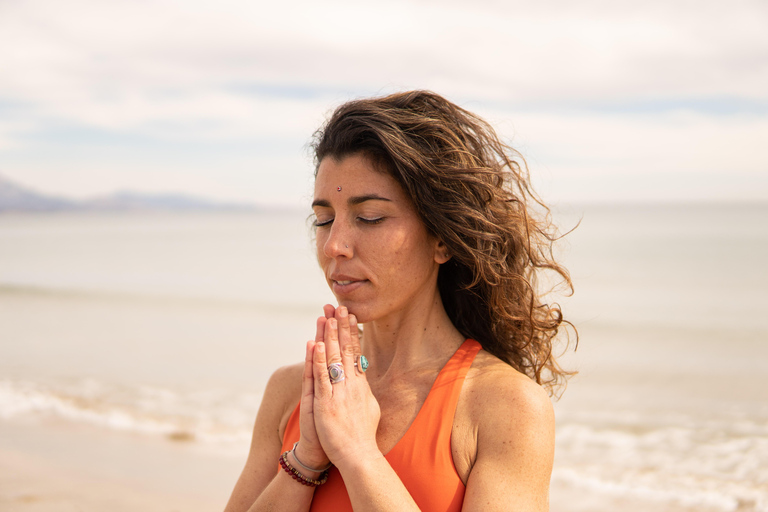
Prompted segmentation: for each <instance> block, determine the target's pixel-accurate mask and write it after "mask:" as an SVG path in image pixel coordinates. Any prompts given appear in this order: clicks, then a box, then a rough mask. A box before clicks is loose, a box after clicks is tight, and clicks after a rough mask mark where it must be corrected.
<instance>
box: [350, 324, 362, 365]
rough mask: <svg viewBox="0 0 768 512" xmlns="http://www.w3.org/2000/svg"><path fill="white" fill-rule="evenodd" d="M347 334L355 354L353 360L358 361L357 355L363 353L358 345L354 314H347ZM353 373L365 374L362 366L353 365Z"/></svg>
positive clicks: (358, 334) (358, 332) (358, 335)
mask: <svg viewBox="0 0 768 512" xmlns="http://www.w3.org/2000/svg"><path fill="white" fill-rule="evenodd" d="M349 334H350V345H352V351H353V352H354V354H355V362H356V363H357V362H359V359H358V358H359V357H360V356H361V355H363V348H362V347H361V346H360V331H359V330H358V328H357V317H356V316H355V315H349ZM355 375H363V376H364V375H365V372H364V371H363V369H362V368H358V367H357V366H355Z"/></svg>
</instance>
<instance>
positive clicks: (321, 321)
mask: <svg viewBox="0 0 768 512" xmlns="http://www.w3.org/2000/svg"><path fill="white" fill-rule="evenodd" d="M326 320H327V319H326V318H325V317H324V316H321V317H318V318H317V330H316V331H315V343H317V342H319V341H324V340H325V322H326Z"/></svg>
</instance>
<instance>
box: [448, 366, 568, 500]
mask: <svg viewBox="0 0 768 512" xmlns="http://www.w3.org/2000/svg"><path fill="white" fill-rule="evenodd" d="M505 370H506V371H504V372H501V373H503V374H506V375H499V374H498V373H497V372H492V373H489V374H486V375H485V377H486V378H485V381H486V382H485V385H481V389H480V390H478V391H479V392H477V393H475V394H474V397H473V400H472V403H473V407H472V415H473V416H474V417H475V418H476V419H477V420H476V421H477V423H476V425H477V434H476V435H477V456H476V459H475V463H474V465H473V467H472V470H471V472H470V474H469V478H468V480H467V490H466V494H465V495H464V506H463V508H462V510H463V511H464V512H474V511H481V510H482V511H485V512H494V511H509V510H514V511H515V512H545V511H548V510H549V480H550V476H551V473H552V461H553V458H554V440H555V418H554V412H553V410H552V404H551V402H550V401H549V397H548V396H547V394H546V392H545V391H544V390H543V389H542V388H541V387H540V386H539V385H537V384H536V383H534V382H533V381H531V380H530V379H528V378H527V377H525V376H523V375H521V374H519V373H517V372H515V371H514V370H512V369H511V368H509V367H507V368H506V369H505Z"/></svg>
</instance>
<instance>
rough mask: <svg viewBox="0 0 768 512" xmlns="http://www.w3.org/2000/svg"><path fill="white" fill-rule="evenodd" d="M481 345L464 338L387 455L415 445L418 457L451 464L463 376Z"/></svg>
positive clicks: (465, 374) (443, 465) (451, 465)
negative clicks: (403, 432) (453, 432)
mask: <svg viewBox="0 0 768 512" xmlns="http://www.w3.org/2000/svg"><path fill="white" fill-rule="evenodd" d="M481 349H482V346H481V345H480V343H478V342H477V341H475V340H472V339H467V340H466V341H464V343H463V344H462V345H461V346H460V347H459V349H458V350H457V351H456V352H455V353H454V354H453V356H452V357H451V358H450V359H449V360H448V362H447V363H446V364H445V366H443V369H442V370H440V373H439V374H438V376H437V379H436V380H435V382H434V384H433V385H432V389H431V390H430V392H429V395H428V396H427V399H426V400H425V401H424V404H423V405H422V406H421V410H420V411H419V412H418V414H417V415H416V418H415V419H414V421H413V423H412V424H411V426H410V427H409V428H408V431H407V432H406V434H405V435H404V436H403V438H402V439H401V440H400V441H399V442H398V443H397V445H395V447H394V448H393V449H392V450H391V451H390V452H389V453H388V454H387V459H390V460H392V459H395V458H397V456H398V452H399V451H400V450H401V449H402V450H405V449H407V447H409V446H411V447H412V446H417V447H419V448H418V449H417V451H418V452H421V453H420V454H419V455H418V456H419V457H426V458H427V459H428V460H431V461H432V463H433V464H436V465H438V466H442V467H450V468H453V467H454V466H453V454H452V453H451V433H452V431H453V418H454V416H455V413H456V406H457V404H458V402H459V396H460V395H461V388H462V386H463V384H464V379H465V378H466V376H467V372H468V371H469V368H470V367H471V366H472V362H473V361H474V360H475V356H476V355H477V353H478V352H479V351H480V350H481ZM413 455H416V454H413ZM413 455H412V456H413ZM390 456H392V457H390Z"/></svg>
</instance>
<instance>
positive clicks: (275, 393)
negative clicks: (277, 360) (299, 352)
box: [226, 363, 304, 512]
mask: <svg viewBox="0 0 768 512" xmlns="http://www.w3.org/2000/svg"><path fill="white" fill-rule="evenodd" d="M303 368H304V364H303V363H300V364H296V365H291V366H284V367H282V368H279V369H278V370H276V371H275V372H274V373H273V374H272V376H271V377H270V378H269V381H268V382H267V387H266V389H265V390H264V397H263V398H262V400H261V405H260V406H259V412H258V414H257V415H256V422H255V424H254V426H253V436H252V439H251V449H250V451H249V452H248V459H247V460H246V462H245V467H244V468H243V471H242V473H241V474H240V478H239V479H238V481H237V483H236V484H235V488H234V490H233V491H232V495H231V496H230V498H229V503H228V504H227V508H226V512H231V511H234V510H247V509H248V508H249V507H250V506H251V504H252V503H253V502H254V501H255V500H256V498H257V497H258V496H259V494H260V493H261V492H262V491H263V490H264V488H265V487H266V486H267V485H268V484H269V482H270V480H271V479H272V477H273V476H274V474H275V469H274V466H275V461H277V458H278V456H279V454H280V448H281V446H282V439H283V432H285V427H286V425H287V424H288V419H289V418H290V416H291V413H292V412H293V409H295V408H296V405H297V404H298V403H299V400H300V399H301V376H302V372H303Z"/></svg>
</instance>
